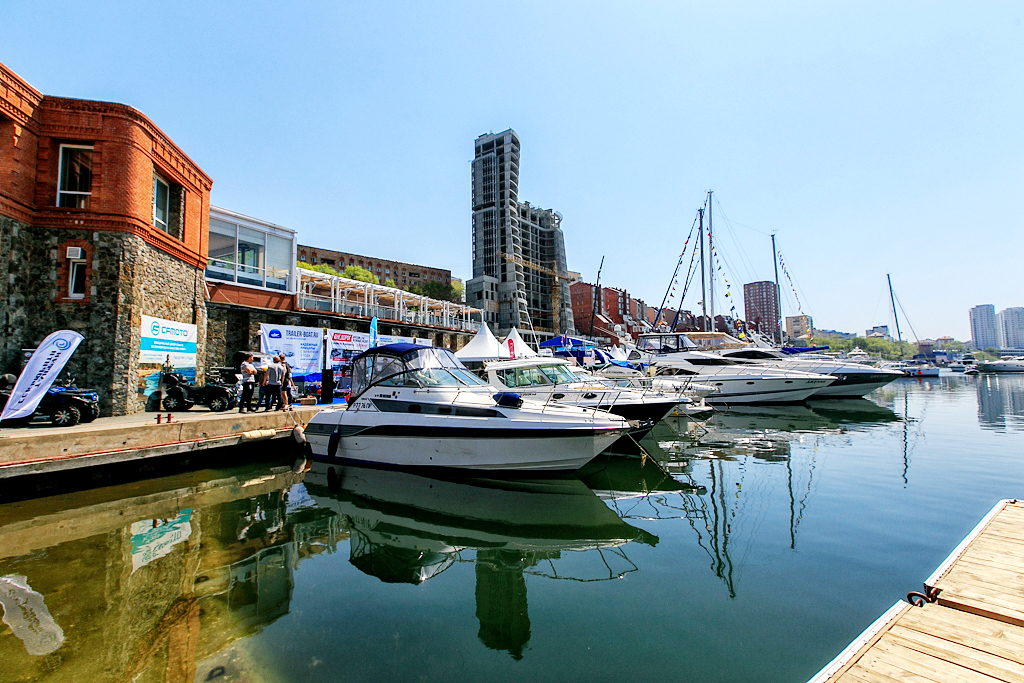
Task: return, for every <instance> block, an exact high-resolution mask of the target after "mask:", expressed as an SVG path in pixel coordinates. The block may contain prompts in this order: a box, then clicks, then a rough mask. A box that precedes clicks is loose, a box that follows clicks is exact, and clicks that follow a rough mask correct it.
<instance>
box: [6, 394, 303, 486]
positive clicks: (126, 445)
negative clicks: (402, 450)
mask: <svg viewBox="0 0 1024 683" xmlns="http://www.w3.org/2000/svg"><path fill="white" fill-rule="evenodd" d="M321 407H322V406H296V407H295V410H294V411H274V412H267V413H264V412H260V413H245V414H239V413H237V412H235V411H229V412H224V413H212V412H206V411H194V412H191V411H190V412H185V413H175V414H174V417H173V419H172V421H171V422H169V423H168V422H166V419H164V420H162V421H161V423H160V424H157V422H156V414H155V413H139V414H137V415H130V416H126V417H114V418H100V419H98V420H96V421H95V422H92V423H89V424H79V425H75V426H74V427H50V426H42V425H41V426H37V427H36V426H34V427H28V428H20V429H3V430H0V479H3V478H7V477H16V476H22V475H26V474H40V473H46V472H54V471H57V470H66V469H74V468H80V467H92V466H96V465H108V464H112V463H120V462H127V461H131V460H140V459H143V458H155V457H162V456H168V455H179V454H183V453H188V452H191V451H200V450H205V449H210V448H220V447H223V446H235V445H238V444H243V443H247V442H250V441H261V440H265V439H279V438H285V437H290V436H291V434H292V430H293V429H294V428H295V426H296V425H305V424H306V423H307V422H309V420H310V418H311V417H313V415H315V414H316V413H317V411H318V410H320V408H321Z"/></svg>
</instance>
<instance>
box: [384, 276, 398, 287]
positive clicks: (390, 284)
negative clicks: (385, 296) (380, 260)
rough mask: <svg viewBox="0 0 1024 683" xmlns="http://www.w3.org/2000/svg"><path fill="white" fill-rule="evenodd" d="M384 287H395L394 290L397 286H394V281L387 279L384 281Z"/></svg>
mask: <svg viewBox="0 0 1024 683" xmlns="http://www.w3.org/2000/svg"><path fill="white" fill-rule="evenodd" d="M384 286H385V287H396V288H397V287H398V285H396V284H395V281H394V280H392V279H391V278H388V279H387V280H385V281H384Z"/></svg>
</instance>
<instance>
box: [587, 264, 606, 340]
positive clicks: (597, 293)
mask: <svg viewBox="0 0 1024 683" xmlns="http://www.w3.org/2000/svg"><path fill="white" fill-rule="evenodd" d="M603 268H604V256H602V257H601V265H599V266H598V267H597V282H596V283H595V284H594V302H593V304H591V306H590V338H591V339H596V336H595V335H594V316H595V315H596V314H597V308H598V306H600V305H601V270H602V269H603Z"/></svg>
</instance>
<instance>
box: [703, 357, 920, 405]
mask: <svg viewBox="0 0 1024 683" xmlns="http://www.w3.org/2000/svg"><path fill="white" fill-rule="evenodd" d="M719 354H720V355H721V356H722V357H723V358H730V359H732V360H735V361H737V362H740V363H749V364H755V363H756V364H763V365H768V366H771V367H774V368H780V369H784V370H800V371H803V372H814V373H817V374H820V375H830V376H832V377H835V381H834V382H832V384H830V385H828V386H827V387H825V388H823V389H819V390H818V392H817V393H815V394H814V397H815V398H857V397H860V396H864V395H866V394H868V393H870V392H872V391H874V390H875V389H878V388H880V387H884V386H885V385H886V384H888V383H889V382H892V381H893V380H896V379H899V378H900V377H902V376H903V373H901V372H899V371H896V370H883V369H879V368H873V367H871V366H868V365H863V364H861V363H854V362H849V361H844V360H840V359H837V358H832V357H830V356H822V355H815V356H814V357H811V358H807V357H801V355H799V354H788V353H783V352H782V351H780V350H779V349H773V348H754V347H750V348H745V349H726V350H723V351H719Z"/></svg>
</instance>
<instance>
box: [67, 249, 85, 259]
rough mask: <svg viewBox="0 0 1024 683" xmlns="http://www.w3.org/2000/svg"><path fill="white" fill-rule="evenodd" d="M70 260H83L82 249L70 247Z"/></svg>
mask: <svg viewBox="0 0 1024 683" xmlns="http://www.w3.org/2000/svg"><path fill="white" fill-rule="evenodd" d="M68 258H69V259H80V258H82V248H81V247H68Z"/></svg>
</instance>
